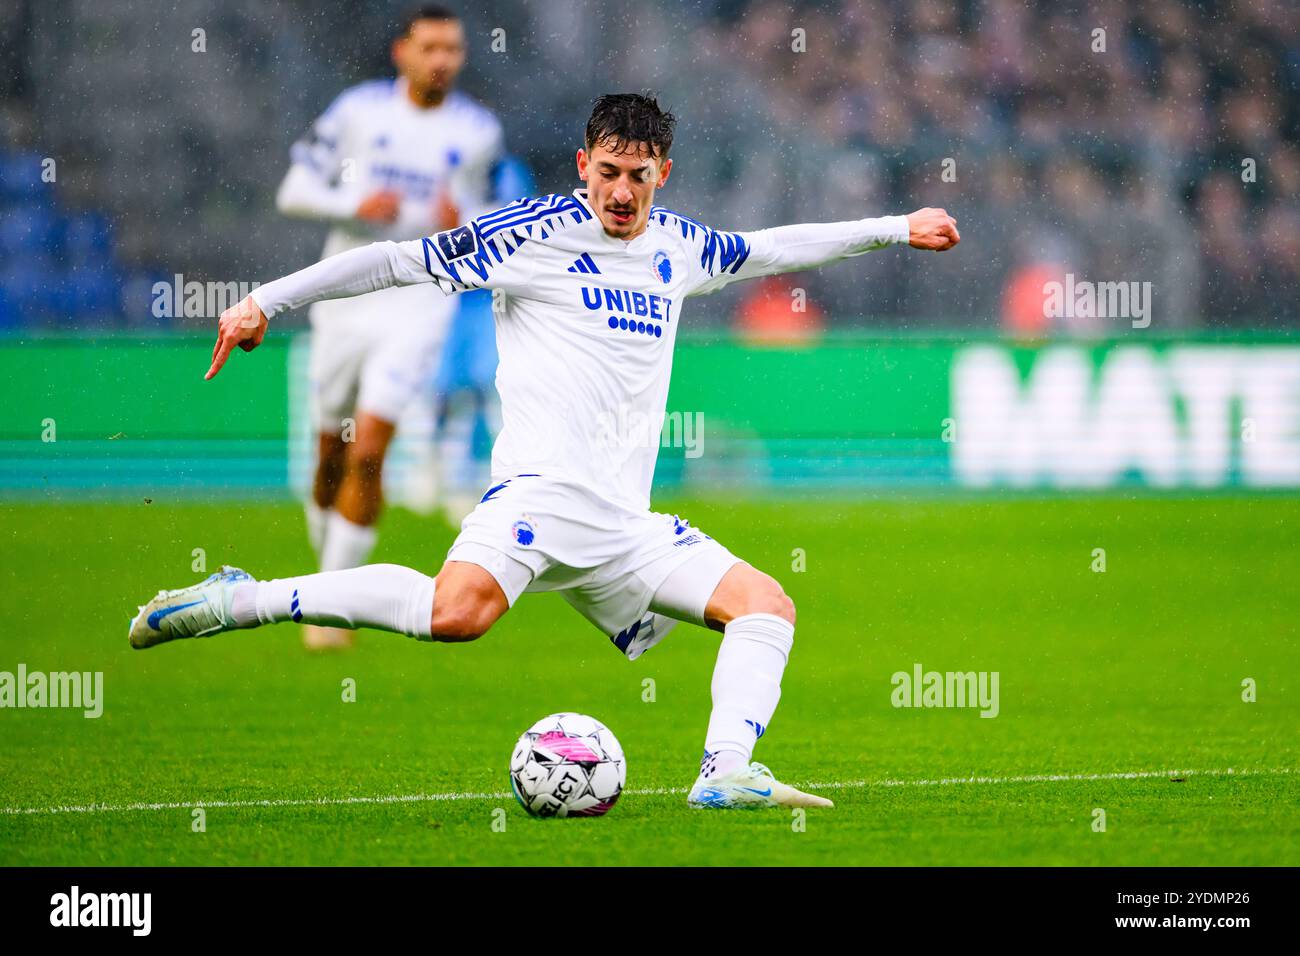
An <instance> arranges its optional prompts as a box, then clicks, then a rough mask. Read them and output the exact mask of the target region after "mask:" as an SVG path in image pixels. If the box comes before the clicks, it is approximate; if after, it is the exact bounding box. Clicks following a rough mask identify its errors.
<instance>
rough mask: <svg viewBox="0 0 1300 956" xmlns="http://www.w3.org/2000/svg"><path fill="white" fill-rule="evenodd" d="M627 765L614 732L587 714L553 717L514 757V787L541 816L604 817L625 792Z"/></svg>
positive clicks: (531, 731)
mask: <svg viewBox="0 0 1300 956" xmlns="http://www.w3.org/2000/svg"><path fill="white" fill-rule="evenodd" d="M626 780H627V763H626V761H625V760H624V759H623V748H622V746H621V745H620V744H619V742H618V738H617V737H615V736H614V734H613V732H612V731H611V730H610V729H609V728H608V727H606V726H605V725H604V724H602V723H601V722H600V721H598V720H596V719H595V718H594V717H588V716H586V715H585V714H573V713H564V714H551V715H550V716H548V717H543V718H542V719H541V720H539V721H538V722H537V723H535V724H533V725H532V726H531V727H529V728H528V729H527V730H525V731H524V734H523V736H522V737H520V738H519V742H518V743H517V744H515V749H514V753H512V754H511V755H510V789H511V790H513V791H514V794H515V798H516V799H517V800H518V801H519V804H520V805H521V806H522V807H523V808H524V809H525V810H526V811H528V813H530V814H531V815H532V816H535V817H598V816H601V815H602V814H605V813H608V812H609V810H610V808H611V807H612V806H614V804H615V802H617V800H618V795H619V794H620V793H622V792H623V784H624V782H626Z"/></svg>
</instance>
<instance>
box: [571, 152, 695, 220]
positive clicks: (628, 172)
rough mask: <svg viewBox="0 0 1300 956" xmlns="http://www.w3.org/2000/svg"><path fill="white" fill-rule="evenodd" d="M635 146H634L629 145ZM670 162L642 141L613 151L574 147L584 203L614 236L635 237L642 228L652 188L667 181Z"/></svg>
mask: <svg viewBox="0 0 1300 956" xmlns="http://www.w3.org/2000/svg"><path fill="white" fill-rule="evenodd" d="M633 146H635V148H633ZM672 167H673V161H672V160H671V159H668V158H666V157H664V158H656V157H655V156H654V155H653V154H652V153H651V151H650V147H649V145H648V144H646V143H636V144H631V145H629V146H628V147H627V148H625V149H623V150H622V151H619V152H615V151H614V150H612V149H610V148H609V146H608V145H606V144H597V145H596V146H593V147H592V149H591V153H590V154H588V153H587V151H586V150H585V149H580V150H578V178H579V179H581V180H582V181H583V182H585V183H586V184H587V202H588V203H589V204H590V205H591V208H592V210H593V211H594V212H595V213H596V216H597V217H598V218H599V219H600V224H601V225H602V226H604V227H605V232H606V233H608V234H609V235H611V236H613V237H614V238H615V239H635V238H636V237H637V236H639V235H641V233H643V232H644V231H645V226H646V222H647V221H648V220H649V219H650V207H651V205H653V204H654V198H655V190H656V189H658V188H659V187H660V186H662V185H663V184H664V183H665V182H667V181H668V173H669V171H670V170H671V169H672Z"/></svg>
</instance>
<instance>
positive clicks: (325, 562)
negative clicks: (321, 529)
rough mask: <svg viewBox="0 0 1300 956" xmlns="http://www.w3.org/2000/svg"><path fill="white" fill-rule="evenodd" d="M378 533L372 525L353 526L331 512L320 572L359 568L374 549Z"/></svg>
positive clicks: (337, 514)
mask: <svg viewBox="0 0 1300 956" xmlns="http://www.w3.org/2000/svg"><path fill="white" fill-rule="evenodd" d="M378 536H379V532H377V531H376V530H375V526H374V525H366V524H353V523H352V522H351V521H349V520H348V519H347V518H345V517H343V516H342V515H341V514H339V513H338V512H337V511H331V512H330V516H329V524H328V525H327V527H326V531H325V549H324V550H323V551H322V552H321V556H320V569H321V570H322V571H342V570H343V569H344V568H359V567H360V566H361V565H363V564H365V563H366V561H367V559H368V558H369V557H370V552H371V551H373V550H374V549H375V538H377V537H378Z"/></svg>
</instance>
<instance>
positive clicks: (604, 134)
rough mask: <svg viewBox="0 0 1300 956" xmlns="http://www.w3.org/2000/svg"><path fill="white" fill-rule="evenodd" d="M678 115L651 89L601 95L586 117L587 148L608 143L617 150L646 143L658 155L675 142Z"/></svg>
mask: <svg viewBox="0 0 1300 956" xmlns="http://www.w3.org/2000/svg"><path fill="white" fill-rule="evenodd" d="M676 126H677V117H675V116H673V114H672V113H669V112H668V111H667V110H664V109H661V108H660V106H659V103H658V102H657V101H656V100H655V98H654V96H653V95H652V94H650V93H606V94H605V95H604V96H602V97H600V98H598V99H597V100H596V102H595V104H594V105H593V106H592V108H591V119H589V120H587V135H586V145H587V152H591V150H592V149H593V148H595V147H596V146H602V145H603V146H608V147H609V148H610V149H611V150H613V151H614V152H616V153H621V152H623V151H624V150H625V149H635V148H636V144H637V143H647V144H649V146H650V150H651V152H652V153H653V154H654V155H655V156H656V157H657V158H659V159H662V158H663V157H665V156H667V155H668V150H669V149H671V148H672V145H673V129H674V127H676Z"/></svg>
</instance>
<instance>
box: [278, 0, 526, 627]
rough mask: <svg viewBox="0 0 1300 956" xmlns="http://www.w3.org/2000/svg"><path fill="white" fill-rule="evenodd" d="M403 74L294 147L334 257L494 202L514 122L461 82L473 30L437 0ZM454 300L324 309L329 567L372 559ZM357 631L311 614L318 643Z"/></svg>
mask: <svg viewBox="0 0 1300 956" xmlns="http://www.w3.org/2000/svg"><path fill="white" fill-rule="evenodd" d="M392 58H393V64H394V65H395V66H396V68H397V73H398V75H397V77H396V79H391V80H374V81H371V82H368V83H362V84H360V85H358V86H354V87H351V88H350V89H348V90H345V91H344V92H343V93H342V94H341V95H340V96H339V97H338V98H337V99H336V100H335V101H334V103H333V104H332V105H331V106H330V107H329V109H327V110H326V111H325V113H324V114H322V115H321V117H320V118H319V119H318V120H317V121H316V122H315V124H314V125H313V126H312V128H311V130H310V131H309V132H308V134H307V135H306V136H305V137H303V139H302V140H300V141H299V142H298V143H296V144H295V145H294V148H293V153H292V158H293V164H292V166H291V167H290V169H289V172H288V175H286V176H285V178H284V182H283V183H282V184H281V186H280V190H279V193H278V195H277V197H276V205H277V206H278V207H279V209H280V211H281V212H283V213H285V214H287V215H290V216H300V217H305V218H314V219H326V220H328V221H330V222H331V223H333V228H332V229H331V230H330V234H329V238H328V239H327V240H326V243H325V250H324V257H325V258H328V257H329V256H332V255H335V254H337V253H340V252H344V251H346V250H348V249H354V248H356V247H357V246H362V245H368V244H369V243H371V242H374V241H376V240H380V239H412V238H418V237H419V236H424V235H428V234H429V233H430V232H437V231H439V230H442V229H450V228H452V227H453V226H456V225H458V224H459V223H461V222H463V221H465V220H467V219H473V218H474V217H475V216H477V215H478V214H480V213H482V212H485V211H487V210H488V209H490V208H491V200H490V197H491V184H490V170H491V167H492V166H493V164H494V163H495V162H496V161H497V160H498V159H499V158H500V156H501V154H502V135H501V124H500V123H499V122H498V121H497V118H496V117H495V116H494V115H493V114H492V113H491V112H490V111H489V110H487V109H486V108H484V107H483V106H480V105H479V104H478V103H476V102H474V101H473V100H472V99H470V98H469V97H468V96H466V95H465V94H463V93H460V92H457V91H455V90H454V89H453V87H454V85H455V82H456V77H457V75H458V74H459V73H460V71H461V68H462V67H463V66H464V64H465V36H464V31H463V29H462V26H461V23H460V21H459V20H458V19H457V18H456V16H455V14H453V13H451V12H450V11H449V10H447V9H445V8H443V7H438V6H432V5H427V6H423V7H419V8H417V9H415V10H413V11H412V12H411V13H410V14H409V15H408V16H407V17H406V18H405V19H404V21H403V22H402V24H401V27H400V30H399V33H398V36H397V38H396V39H395V40H394V41H393V45H392ZM455 307H456V306H455V300H454V299H451V298H448V297H447V296H444V295H442V294H441V293H440V292H439V291H438V290H437V289H436V288H435V287H433V286H431V285H418V286H409V287H406V288H390V289H380V290H377V291H375V292H372V293H371V294H369V295H365V296H361V297H359V298H353V299H342V300H337V301H330V302H317V303H316V304H315V305H313V306H312V307H311V313H310V315H311V324H312V342H311V361H310V378H311V409H312V421H313V426H314V428H315V430H316V432H317V448H318V452H317V464H316V473H315V478H314V480H313V483H312V489H311V495H310V497H309V498H308V501H307V529H308V535H309V537H310V539H311V543H312V547H313V548H314V549H315V551H316V556H317V558H318V560H319V562H320V569H321V570H322V571H337V570H339V569H341V568H352V567H356V566H358V565H361V564H365V563H366V560H367V559H368V558H369V556H370V552H371V550H372V549H373V548H374V544H375V524H376V522H377V521H378V520H379V514H380V509H381V507H382V504H383V495H382V468H383V462H384V456H385V454H386V453H387V451H388V445H389V443H390V441H391V440H392V437H393V432H394V430H395V429H396V427H397V421H398V420H399V419H400V418H401V414H402V411H403V409H405V407H406V406H407V404H408V403H410V402H411V401H412V399H414V398H415V397H416V395H417V394H418V393H419V391H420V389H421V388H422V386H424V385H426V384H427V383H428V381H429V380H430V378H431V377H432V376H433V374H434V372H435V371H436V369H437V367H438V361H439V357H440V355H441V349H442V343H443V340H444V339H445V337H446V333H447V328H448V325H449V323H450V320H451V318H452V313H453V312H454V310H455ZM352 637H353V632H352V631H351V630H347V629H342V628H333V627H321V626H318V625H311V624H308V625H304V628H303V641H304V643H305V644H306V645H307V646H308V647H311V648H317V649H319V648H327V647H338V646H346V645H348V644H350V643H351V641H352Z"/></svg>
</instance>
